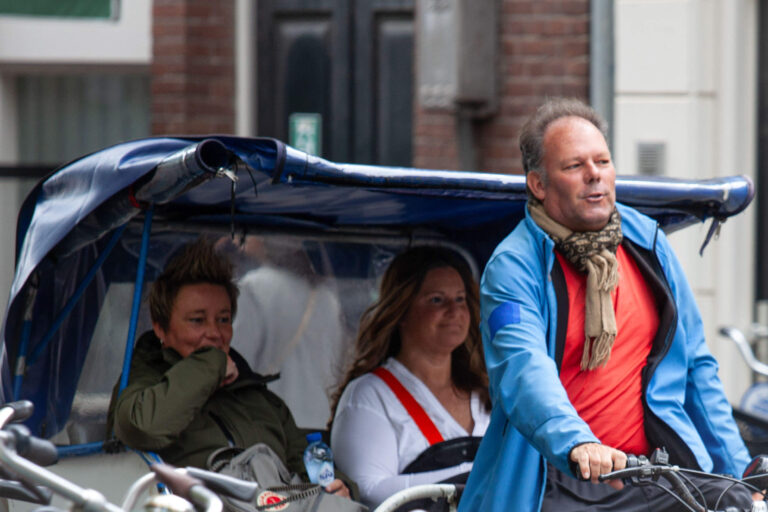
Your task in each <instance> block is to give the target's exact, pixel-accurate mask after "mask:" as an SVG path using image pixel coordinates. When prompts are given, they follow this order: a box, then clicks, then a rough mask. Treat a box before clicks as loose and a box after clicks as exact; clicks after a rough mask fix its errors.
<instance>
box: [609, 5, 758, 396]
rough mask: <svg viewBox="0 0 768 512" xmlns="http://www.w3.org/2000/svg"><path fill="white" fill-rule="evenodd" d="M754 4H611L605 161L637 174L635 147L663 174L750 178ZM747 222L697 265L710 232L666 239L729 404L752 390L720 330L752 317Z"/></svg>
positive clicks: (729, 230) (746, 216)
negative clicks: (656, 160)
mask: <svg viewBox="0 0 768 512" xmlns="http://www.w3.org/2000/svg"><path fill="white" fill-rule="evenodd" d="M756 11H757V0H617V2H616V5H615V13H616V20H615V21H616V104H615V120H614V123H615V125H614V140H615V143H614V157H615V160H616V166H617V171H618V172H619V173H620V174H634V173H636V172H637V169H638V166H637V149H636V145H637V143H638V142H663V143H665V144H666V162H665V166H666V175H668V176H673V177H681V178H714V177H719V176H729V175H734V174H746V175H748V176H750V177H751V178H752V179H753V180H754V179H755V173H756V163H755V152H756V149H755V139H756V128H755V127H756V104H757V103H756V90H755V85H754V84H755V83H756V45H757V37H756V32H757V26H756V19H757V15H756V14H757V13H756ZM754 216H755V208H754V206H751V207H750V208H749V209H748V210H747V211H746V212H745V213H742V214H741V215H739V216H738V217H735V218H733V219H731V220H729V221H728V222H727V223H726V224H725V225H724V226H723V229H722V231H721V236H720V239H719V240H718V241H713V242H712V243H711V244H710V246H709V247H708V248H707V250H706V251H705V253H704V256H703V257H699V255H698V248H699V246H700V245H701V242H702V241H703V239H704V236H705V234H706V231H707V228H708V227H709V224H707V225H706V226H705V225H701V226H695V227H692V228H689V229H687V230H685V231H682V232H678V233H675V234H673V235H671V237H670V239H671V241H672V244H673V246H674V248H675V250H676V252H677V254H678V256H679V257H680V259H681V262H682V264H683V266H684V268H685V269H686V272H687V273H688V277H689V279H690V282H691V286H692V287H693V289H694V292H695V294H696V297H697V300H698V304H699V307H700V309H701V312H702V315H703V318H704V323H705V328H706V333H707V339H708V344H709V347H710V349H711V350H712V352H713V353H714V354H715V357H717V359H718V361H719V362H720V376H721V378H722V380H723V382H724V384H725V387H726V393H727V394H728V397H729V399H730V400H731V401H732V402H734V403H738V400H739V398H740V396H741V394H742V393H743V391H744V390H745V389H746V387H747V386H748V385H749V384H750V383H751V382H750V380H749V376H750V374H749V371H748V369H747V367H746V365H745V364H744V363H743V361H742V360H741V358H740V356H739V355H738V354H737V352H736V350H735V348H734V347H733V346H732V345H731V344H730V342H729V341H727V340H724V339H723V338H721V337H719V335H718V334H717V331H718V328H719V327H720V326H722V325H735V326H737V327H740V328H742V329H746V328H747V327H748V326H749V324H750V322H751V321H752V319H753V316H752V313H753V304H754V278H755V271H754V269H755V261H754Z"/></svg>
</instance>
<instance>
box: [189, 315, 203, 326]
mask: <svg viewBox="0 0 768 512" xmlns="http://www.w3.org/2000/svg"><path fill="white" fill-rule="evenodd" d="M189 321H190V322H192V323H193V324H201V323H203V317H200V316H195V317H192V318H190V319H189Z"/></svg>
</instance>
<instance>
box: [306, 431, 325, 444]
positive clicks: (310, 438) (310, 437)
mask: <svg viewBox="0 0 768 512" xmlns="http://www.w3.org/2000/svg"><path fill="white" fill-rule="evenodd" d="M322 440H323V434H322V432H310V433H309V434H307V442H308V443H314V442H315V441H322Z"/></svg>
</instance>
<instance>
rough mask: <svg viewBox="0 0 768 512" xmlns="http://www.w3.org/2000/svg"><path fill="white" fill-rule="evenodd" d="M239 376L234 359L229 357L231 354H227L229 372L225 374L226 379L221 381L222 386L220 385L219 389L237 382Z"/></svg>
mask: <svg viewBox="0 0 768 512" xmlns="http://www.w3.org/2000/svg"><path fill="white" fill-rule="evenodd" d="M238 375H240V372H238V371H237V365H236V364H235V362H234V361H233V360H232V358H231V357H229V354H227V372H226V373H225V374H224V379H223V380H222V381H221V384H219V387H223V386H226V385H227V384H232V383H233V382H235V380H236V379H237V376H238Z"/></svg>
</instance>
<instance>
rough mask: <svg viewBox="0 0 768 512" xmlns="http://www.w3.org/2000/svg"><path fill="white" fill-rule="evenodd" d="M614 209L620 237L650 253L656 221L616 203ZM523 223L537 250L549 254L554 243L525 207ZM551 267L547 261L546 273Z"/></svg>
mask: <svg viewBox="0 0 768 512" xmlns="http://www.w3.org/2000/svg"><path fill="white" fill-rule="evenodd" d="M616 208H617V209H618V210H619V213H620V214H621V232H622V235H623V236H624V237H625V238H627V239H629V240H631V241H632V242H634V243H635V244H637V245H638V246H640V247H642V248H644V249H648V250H649V251H652V250H653V246H654V243H655V241H656V229H657V228H658V225H657V223H656V221H655V220H653V219H651V218H650V217H648V216H646V215H643V214H642V213H640V212H638V211H637V210H635V209H634V208H632V207H629V206H626V205H624V204H621V203H618V202H617V203H616ZM523 222H526V223H528V230H529V231H530V232H531V233H532V234H533V236H534V240H535V241H536V247H537V249H538V248H539V247H541V248H544V249H545V250H546V253H551V252H552V250H553V249H554V247H555V243H554V242H553V241H552V239H551V238H550V237H549V235H547V233H545V232H544V230H543V229H541V228H540V227H539V225H538V224H536V222H535V221H534V220H533V219H532V218H531V215H530V213H529V212H528V207H527V205H526V207H525V219H524V220H523ZM551 265H552V261H550V260H549V259H547V270H548V271H549V270H551Z"/></svg>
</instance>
